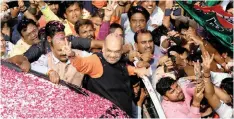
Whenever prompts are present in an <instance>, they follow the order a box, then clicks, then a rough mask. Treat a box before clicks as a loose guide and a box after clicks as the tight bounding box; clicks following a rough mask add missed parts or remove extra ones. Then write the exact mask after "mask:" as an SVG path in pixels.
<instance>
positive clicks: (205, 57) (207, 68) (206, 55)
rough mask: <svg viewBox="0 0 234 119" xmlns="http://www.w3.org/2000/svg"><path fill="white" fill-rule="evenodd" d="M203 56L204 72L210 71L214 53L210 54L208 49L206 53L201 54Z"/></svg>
mask: <svg viewBox="0 0 234 119" xmlns="http://www.w3.org/2000/svg"><path fill="white" fill-rule="evenodd" d="M201 57H202V61H203V62H202V67H203V70H204V72H206V73H209V71H210V64H211V62H212V61H213V59H214V54H212V56H210V54H209V53H208V52H207V51H206V52H205V53H204V55H202V56H201Z"/></svg>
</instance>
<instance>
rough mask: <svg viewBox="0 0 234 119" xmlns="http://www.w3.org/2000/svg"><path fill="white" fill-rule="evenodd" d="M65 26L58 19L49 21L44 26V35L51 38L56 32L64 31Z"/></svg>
mask: <svg viewBox="0 0 234 119" xmlns="http://www.w3.org/2000/svg"><path fill="white" fill-rule="evenodd" d="M64 29H65V26H64V25H63V24H62V23H61V22H59V21H50V22H48V23H47V24H46V26H45V31H46V36H50V37H51V38H52V37H54V35H55V34H56V33H57V32H64Z"/></svg>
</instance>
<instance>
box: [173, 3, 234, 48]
mask: <svg viewBox="0 0 234 119" xmlns="http://www.w3.org/2000/svg"><path fill="white" fill-rule="evenodd" d="M177 3H178V4H179V5H180V6H181V7H182V8H183V9H184V10H185V11H186V12H187V13H188V14H189V15H190V16H191V17H192V18H193V19H194V20H195V21H196V22H197V23H198V24H199V25H201V26H202V27H203V28H204V29H205V30H206V31H208V32H209V33H211V34H212V35H213V36H214V37H215V39H214V40H217V41H218V42H219V43H221V44H222V45H223V46H224V47H226V48H228V49H230V50H231V51H233V16H232V15H231V14H229V13H227V12H225V11H224V10H223V9H222V7H221V6H220V5H215V6H198V5H194V3H195V2H186V1H177ZM209 4H210V5H211V3H209ZM214 4H215V3H214Z"/></svg>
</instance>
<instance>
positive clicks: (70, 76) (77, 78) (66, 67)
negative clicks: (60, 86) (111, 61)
mask: <svg viewBox="0 0 234 119" xmlns="http://www.w3.org/2000/svg"><path fill="white" fill-rule="evenodd" d="M64 29H65V26H64V25H63V24H62V23H61V22H59V21H50V22H48V23H47V24H46V27H45V30H46V36H47V40H48V43H49V45H50V49H51V52H49V53H47V54H46V55H42V56H41V57H40V59H39V60H38V61H36V62H34V63H32V65H31V68H32V69H33V70H34V71H37V72H41V73H43V71H45V72H44V74H48V76H49V79H50V81H51V82H53V83H58V82H59V80H60V79H61V80H64V81H66V82H69V83H72V84H74V85H77V86H81V84H82V80H83V77H84V75H83V74H82V73H80V72H77V71H76V69H75V67H73V65H72V64H71V62H70V60H69V59H68V57H67V56H66V54H65V53H64V52H63V50H62V48H63V47H64V46H65V33H64ZM72 51H74V52H75V53H76V55H79V56H81V57H83V56H89V55H91V54H89V53H87V52H86V51H81V50H75V49H73V50H72ZM42 62H43V63H42ZM37 63H40V64H44V66H45V67H46V68H45V67H44V70H41V69H42V67H38V66H39V65H35V64H37ZM40 68H41V69H40Z"/></svg>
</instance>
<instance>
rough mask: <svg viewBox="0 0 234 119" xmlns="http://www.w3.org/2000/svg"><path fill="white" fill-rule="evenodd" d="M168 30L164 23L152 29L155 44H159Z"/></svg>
mask: <svg viewBox="0 0 234 119" xmlns="http://www.w3.org/2000/svg"><path fill="white" fill-rule="evenodd" d="M167 32H168V29H167V28H166V27H165V26H164V25H161V26H159V27H158V28H156V29H154V30H153V31H152V36H153V41H154V44H155V45H157V46H159V45H160V39H161V36H164V35H167Z"/></svg>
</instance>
